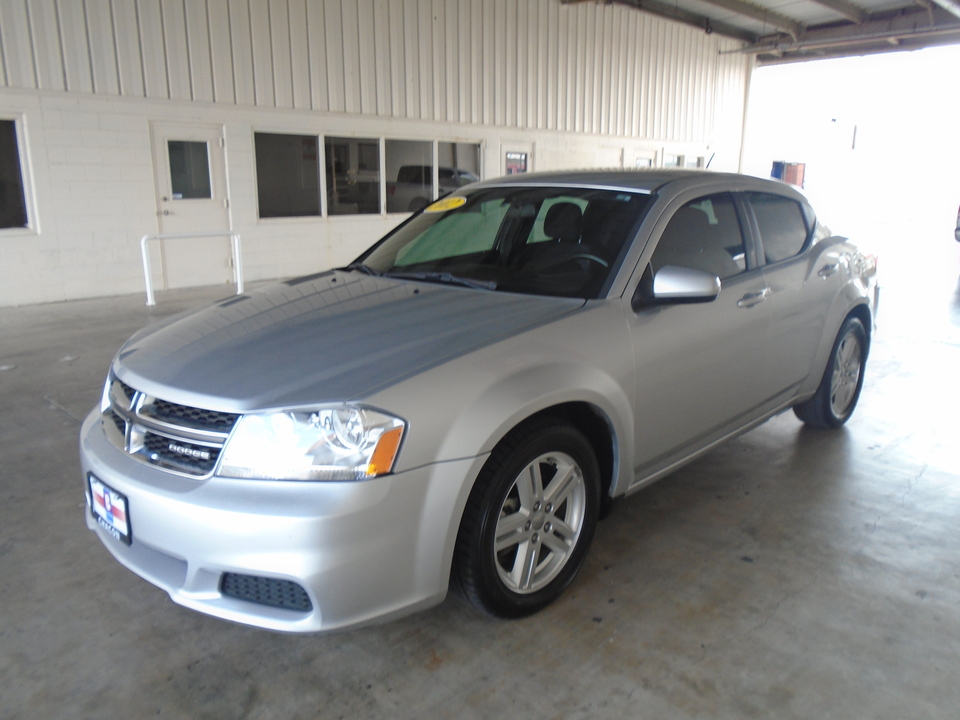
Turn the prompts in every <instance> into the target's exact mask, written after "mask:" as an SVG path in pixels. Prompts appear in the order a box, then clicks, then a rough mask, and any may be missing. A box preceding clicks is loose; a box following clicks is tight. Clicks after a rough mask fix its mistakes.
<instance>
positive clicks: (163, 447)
mask: <svg viewBox="0 0 960 720" xmlns="http://www.w3.org/2000/svg"><path fill="white" fill-rule="evenodd" d="M108 395H109V398H110V407H109V408H107V410H106V411H105V412H104V414H103V422H104V429H105V430H108V429H109V431H108V432H106V435H107V437H108V439H109V440H110V442H112V443H113V444H114V445H115V446H117V447H118V448H120V449H121V450H123V451H124V452H126V453H128V454H129V455H130V456H132V457H133V458H135V459H136V460H139V461H140V462H143V463H147V464H149V465H156V466H158V467H162V468H165V469H167V470H172V471H174V472H178V473H182V474H184V475H190V476H194V477H203V476H206V475H210V474H211V473H212V472H213V471H214V470H215V469H216V466H217V460H218V459H219V458H220V451H221V450H222V449H223V445H224V443H226V441H227V437H228V436H229V435H230V431H231V430H232V429H233V426H234V424H235V423H236V422H237V418H239V417H240V416H239V415H238V414H235V413H226V412H220V411H217V410H206V409H203V408H195V407H190V406H188V405H179V404H177V403H173V402H170V401H168V400H163V399H161V398H156V397H153V396H151V395H147V394H146V393H142V392H139V391H137V390H135V389H133V388H131V387H130V386H129V385H127V384H125V383H124V382H122V381H121V380H119V379H118V378H113V379H112V380H111V385H110V392H109V394H108ZM110 426H115V427H116V429H117V430H118V432H117V433H114V432H113V428H112V427H110Z"/></svg>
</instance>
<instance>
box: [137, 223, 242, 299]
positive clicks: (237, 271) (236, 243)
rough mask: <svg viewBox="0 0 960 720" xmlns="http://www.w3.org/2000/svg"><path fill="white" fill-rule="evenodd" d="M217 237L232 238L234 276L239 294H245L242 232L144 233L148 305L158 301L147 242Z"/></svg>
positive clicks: (142, 248) (144, 274)
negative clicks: (151, 273) (154, 295)
mask: <svg viewBox="0 0 960 720" xmlns="http://www.w3.org/2000/svg"><path fill="white" fill-rule="evenodd" d="M215 237H229V238H230V252H231V254H232V256H233V278H234V280H235V282H236V284H237V295H242V294H243V257H242V256H241V254H240V233H235V232H229V231H225V232H210V233H180V234H174V235H162V234H161V235H144V236H143V237H142V238H140V254H141V255H142V256H143V278H144V280H145V281H146V284H147V305H148V306H149V305H156V304H157V301H156V299H154V297H153V279H152V278H151V276H150V253H149V252H148V251H147V243H148V242H150V241H151V240H156V241H157V242H162V241H164V240H179V239H186V238H189V239H193V238H215Z"/></svg>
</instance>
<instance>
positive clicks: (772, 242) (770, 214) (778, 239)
mask: <svg viewBox="0 0 960 720" xmlns="http://www.w3.org/2000/svg"><path fill="white" fill-rule="evenodd" d="M747 200H748V201H749V202H750V205H751V207H752V208H753V214H754V216H755V217H756V218H757V225H758V226H759V228H760V242H761V243H762V244H763V255H764V257H765V258H766V261H767V262H768V263H775V262H779V261H780V260H786V259H787V258H792V257H793V256H795V255H797V254H798V253H799V252H800V251H801V250H803V247H804V245H805V244H806V242H807V234H808V231H807V224H806V222H805V220H804V218H803V210H802V209H801V208H800V203H798V202H796V201H794V200H791V199H790V198H785V197H781V196H780V195H772V194H770V193H747Z"/></svg>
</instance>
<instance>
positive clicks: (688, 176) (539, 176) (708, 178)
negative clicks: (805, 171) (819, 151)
mask: <svg viewBox="0 0 960 720" xmlns="http://www.w3.org/2000/svg"><path fill="white" fill-rule="evenodd" d="M671 183H676V184H677V187H676V189H678V190H679V189H681V188H683V189H686V188H693V187H698V186H700V185H703V186H711V187H714V188H715V187H717V186H719V185H723V186H728V188H729V189H730V190H758V191H767V192H775V193H777V194H780V195H792V196H794V197H797V198H798V199H804V200H805V198H803V195H802V194H801V193H799V192H798V190H797V189H796V188H795V187H793V186H792V185H788V184H787V183H784V182H781V181H779V180H768V179H766V178H759V177H754V176H751V175H740V174H738V173H721V172H714V171H711V170H693V169H681V168H668V169H665V168H650V169H648V168H637V169H634V168H627V169H616V168H615V169H597V170H563V171H550V172H538V173H523V174H520V175H508V176H506V177H499V178H494V179H491V180H484V181H483V182H480V183H477V184H475V185H471V187H473V188H480V187H497V186H503V185H573V186H594V187H605V188H612V189H623V190H634V191H636V190H639V191H642V192H651V193H652V192H656V191H658V190H659V189H660V188H663V187H664V186H666V185H669V184H671Z"/></svg>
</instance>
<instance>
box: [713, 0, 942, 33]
mask: <svg viewBox="0 0 960 720" xmlns="http://www.w3.org/2000/svg"><path fill="white" fill-rule="evenodd" d="M703 1H704V2H706V3H707V4H708V5H716V6H717V7H721V8H723V9H724V10H729V11H730V12H735V13H736V14H737V15H743V16H744V17H748V18H751V19H753V20H756V21H758V22H762V23H766V24H768V25H769V26H770V27H771V29H777V30H783V31H784V32H786V33H788V34H789V35H790V36H791V37H793V38H798V37H800V35H801V34H802V33H803V30H804V26H803V23H801V22H798V21H797V20H794V19H793V18H789V17H787V16H786V15H781V14H780V13H778V12H775V11H773V10H767V9H766V8H762V7H760V6H759V5H754V4H753V3H749V2H745V0H703ZM946 1H947V0H944V2H946Z"/></svg>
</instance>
